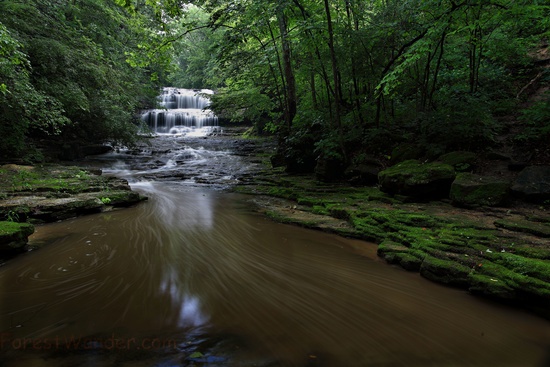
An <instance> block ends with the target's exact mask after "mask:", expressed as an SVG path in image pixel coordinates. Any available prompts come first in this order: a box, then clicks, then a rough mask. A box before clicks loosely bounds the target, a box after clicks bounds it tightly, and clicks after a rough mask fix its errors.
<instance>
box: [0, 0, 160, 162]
mask: <svg viewBox="0 0 550 367" xmlns="http://www.w3.org/2000/svg"><path fill="white" fill-rule="evenodd" d="M0 14H2V16H1V18H0V19H1V23H0V57H1V61H0V81H1V83H0V110H1V119H2V120H1V122H0V133H1V134H2V140H1V142H0V156H1V157H4V159H6V158H8V157H9V158H13V157H24V158H26V159H27V160H30V161H32V160H37V159H38V160H39V159H40V158H41V157H40V155H39V154H38V150H36V149H33V148H32V144H36V143H37V142H39V141H40V139H41V138H47V139H48V144H51V142H52V141H58V142H59V144H60V146H61V148H64V149H65V150H68V151H70V150H73V149H75V147H78V146H79V145H82V144H86V143H94V142H104V141H111V142H124V143H132V142H133V141H135V139H136V132H137V128H138V127H137V125H138V124H137V121H136V118H135V112H136V111H137V109H138V108H139V107H140V105H141V104H143V103H144V102H145V101H150V100H151V96H153V98H154V95H155V94H156V92H155V89H153V87H154V85H152V84H151V82H150V74H151V73H152V71H151V70H145V69H140V68H137V67H132V66H131V65H130V64H129V63H128V62H127V59H128V57H129V56H128V55H130V54H131V52H134V51H135V50H138V49H139V45H140V44H142V43H144V42H147V40H148V39H149V38H150V36H149V33H150V31H148V23H147V19H150V18H147V17H145V16H137V15H136V14H129V13H128V12H127V11H126V10H124V9H123V8H121V7H119V6H118V5H116V4H114V3H113V2H106V1H101V0H79V1H70V2H65V1H50V0H24V1H12V0H6V1H2V2H0ZM149 24H153V23H151V22H149ZM31 138H32V139H31ZM52 139H53V140H52ZM31 143H32V144H31ZM63 146H64V147H63Z"/></svg>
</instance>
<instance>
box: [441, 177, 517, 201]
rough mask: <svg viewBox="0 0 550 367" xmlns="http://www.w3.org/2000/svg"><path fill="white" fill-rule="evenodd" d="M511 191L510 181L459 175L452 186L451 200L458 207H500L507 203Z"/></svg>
mask: <svg viewBox="0 0 550 367" xmlns="http://www.w3.org/2000/svg"><path fill="white" fill-rule="evenodd" d="M509 191H510V183H509V182H508V181H503V180H502V179H499V178H496V177H489V176H479V175H475V174H472V173H459V174H458V175H457V176H456V179H455V180H454V181H453V183H452V185H451V193H450V198H451V200H452V202H453V204H454V205H457V206H465V207H476V206H500V205H504V204H505V203H506V200H507V198H508V193H509Z"/></svg>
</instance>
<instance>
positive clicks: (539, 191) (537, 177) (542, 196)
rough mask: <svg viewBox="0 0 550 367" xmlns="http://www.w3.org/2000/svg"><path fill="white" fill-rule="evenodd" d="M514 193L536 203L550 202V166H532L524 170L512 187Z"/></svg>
mask: <svg viewBox="0 0 550 367" xmlns="http://www.w3.org/2000/svg"><path fill="white" fill-rule="evenodd" d="M512 193H513V194H514V195H516V196H517V197H519V198H521V199H523V200H526V201H530V202H535V203H543V202H544V201H545V200H550V166H530V167H526V168H525V169H523V170H522V171H521V172H520V173H519V175H518V177H517V178H516V181H515V182H514V184H513V185H512Z"/></svg>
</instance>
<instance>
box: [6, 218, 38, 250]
mask: <svg viewBox="0 0 550 367" xmlns="http://www.w3.org/2000/svg"><path fill="white" fill-rule="evenodd" d="M33 233H34V226H33V225H32V224H29V223H16V222H0V252H13V251H18V250H21V249H22V248H23V247H24V246H25V245H26V244H27V242H28V237H29V236H30V235H31V234H33Z"/></svg>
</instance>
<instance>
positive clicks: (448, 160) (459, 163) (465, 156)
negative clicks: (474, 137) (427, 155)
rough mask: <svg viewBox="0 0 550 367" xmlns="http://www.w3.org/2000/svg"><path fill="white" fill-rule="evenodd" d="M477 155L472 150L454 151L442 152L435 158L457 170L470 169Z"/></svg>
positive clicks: (465, 170)
mask: <svg viewBox="0 0 550 367" xmlns="http://www.w3.org/2000/svg"><path fill="white" fill-rule="evenodd" d="M476 159H477V156H476V154H475V153H473V152H466V151H454V152H450V153H447V154H443V155H442V156H440V157H439V158H438V159H437V160H438V161H439V162H442V163H445V164H448V165H450V166H453V168H454V169H455V171H457V172H467V171H471V170H472V168H473V167H474V166H475V162H476Z"/></svg>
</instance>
